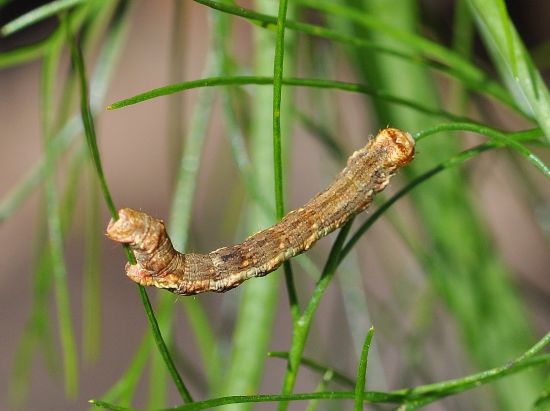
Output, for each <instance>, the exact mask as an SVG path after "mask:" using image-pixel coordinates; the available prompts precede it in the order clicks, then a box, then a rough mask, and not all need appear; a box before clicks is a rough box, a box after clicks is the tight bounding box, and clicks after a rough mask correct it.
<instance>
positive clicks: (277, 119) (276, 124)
mask: <svg viewBox="0 0 550 411" xmlns="http://www.w3.org/2000/svg"><path fill="white" fill-rule="evenodd" d="M287 8H288V0H281V1H280V2H279V15H278V18H277V36H276V40H275V58H274V61H273V178H274V182H275V212H276V216H277V219H278V220H280V219H282V218H283V217H284V215H285V196H284V188H283V186H284V176H283V149H282V142H281V96H282V91H283V69H284V55H285V23H286V12H287ZM283 270H284V273H285V282H286V290H287V293H288V301H289V303H290V312H291V315H292V319H293V321H297V319H298V316H299V315H300V307H299V305H298V294H297V293H296V287H295V285H294V276H293V274H292V265H291V263H290V261H285V262H284V264H283Z"/></svg>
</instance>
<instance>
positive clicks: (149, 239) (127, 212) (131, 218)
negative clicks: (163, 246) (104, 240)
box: [107, 208, 165, 252]
mask: <svg viewBox="0 0 550 411" xmlns="http://www.w3.org/2000/svg"><path fill="white" fill-rule="evenodd" d="M118 217H119V218H118V220H114V219H111V221H110V222H109V225H108V226H107V237H109V238H110V239H111V240H113V241H116V242H119V243H124V244H129V245H130V247H131V248H132V249H134V250H139V251H142V252H152V251H154V250H155V249H156V247H157V246H158V243H159V240H160V237H162V235H163V233H164V232H165V228H164V223H163V222H162V221H161V220H157V219H156V218H153V217H151V216H149V215H148V214H145V213H142V212H141V211H136V210H133V209H131V208H123V209H121V210H119V212H118Z"/></svg>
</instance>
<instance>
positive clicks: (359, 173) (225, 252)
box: [107, 128, 414, 295]
mask: <svg viewBox="0 0 550 411" xmlns="http://www.w3.org/2000/svg"><path fill="white" fill-rule="evenodd" d="M413 157H414V140H413V139H412V137H411V136H410V134H408V133H406V132H403V131H401V130H398V129H395V128H387V129H384V130H382V131H380V132H379V133H378V134H377V135H376V136H375V137H374V138H372V139H371V140H370V141H369V142H368V143H367V145H366V146H365V147H364V148H362V149H360V150H358V151H356V152H355V153H353V155H352V156H351V157H350V158H349V159H348V162H347V166H346V168H344V169H343V170H342V171H341V172H340V174H338V176H337V177H336V179H335V181H334V182H333V183H332V185H330V187H328V188H327V189H326V190H324V191H322V192H320V193H319V194H317V195H316V196H315V197H313V198H312V199H311V200H310V201H309V202H308V203H307V204H306V205H304V206H303V207H301V208H298V209H297V210H293V211H291V212H290V213H288V214H287V215H286V216H285V217H284V218H283V219H282V220H281V221H279V222H278V223H277V224H275V225H273V226H272V227H269V228H267V229H265V230H262V231H259V232H257V233H256V234H253V235H251V236H250V237H248V238H247V239H246V240H244V242H242V243H241V244H236V245H233V246H230V247H222V248H219V249H217V250H215V251H212V252H210V253H208V254H194V253H188V254H182V253H180V252H178V251H176V250H175V249H174V247H173V246H172V242H171V241H170V238H169V237H168V235H167V233H166V229H165V227H164V223H163V222H162V220H158V219H156V218H153V217H151V216H150V215H148V214H145V213H143V212H140V211H136V210H132V209H130V208H123V209H121V210H120V211H119V217H120V218H119V219H118V220H116V221H115V220H111V221H110V222H109V225H108V227H107V236H108V237H109V238H110V239H112V240H114V241H117V242H119V243H126V244H129V246H130V248H131V249H132V250H133V251H134V254H135V256H136V260H137V263H136V264H135V265H130V264H126V274H127V275H128V277H130V278H131V279H132V280H133V281H135V282H136V283H139V284H141V285H153V286H155V287H158V288H165V289H167V290H169V291H171V292H174V293H177V294H183V295H191V294H198V293H202V292H206V291H217V292H224V291H227V290H229V289H231V288H234V287H236V286H238V285H239V284H241V283H242V282H243V281H245V280H247V279H249V278H251V277H261V276H264V275H266V274H268V273H270V272H272V271H274V270H275V269H277V268H278V267H279V266H280V265H281V264H282V263H283V261H286V260H288V259H290V258H292V257H294V256H296V255H298V254H300V253H303V252H304V251H307V250H308V249H309V248H310V247H311V246H312V245H313V244H315V242H317V240H319V239H320V238H321V237H324V236H326V235H327V234H328V233H330V232H332V231H334V230H335V229H337V228H338V227H340V226H342V225H343V224H344V223H345V222H346V221H348V220H349V219H350V218H351V217H352V216H353V215H355V214H357V213H360V212H361V211H363V210H365V209H366V208H367V207H368V206H369V205H370V204H371V202H372V200H373V198H374V195H375V194H376V193H378V192H380V191H381V190H383V189H384V187H386V186H387V185H388V183H389V181H390V178H391V177H392V176H393V175H394V174H395V172H396V171H397V170H398V169H399V168H401V167H403V166H405V165H407V164H408V163H409V162H410V161H411V160H412V159H413Z"/></svg>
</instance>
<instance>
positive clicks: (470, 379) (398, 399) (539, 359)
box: [90, 333, 550, 411]
mask: <svg viewBox="0 0 550 411" xmlns="http://www.w3.org/2000/svg"><path fill="white" fill-rule="evenodd" d="M549 343H550V333H548V334H547V335H545V336H544V337H543V338H542V339H541V340H539V341H538V342H537V343H536V344H535V345H534V346H533V347H531V348H530V349H529V350H527V351H526V352H525V353H524V354H522V355H521V356H519V357H518V358H516V359H515V360H513V361H511V362H507V363H506V364H504V365H501V366H499V367H495V368H492V369H489V370H486V371H482V372H480V373H476V374H472V375H468V376H466V377H462V378H457V379H452V380H447V381H442V382H439V383H436V384H427V385H422V386H418V387H416V388H410V389H402V390H397V391H392V392H387V393H386V392H377V391H366V392H364V393H363V400H364V402H367V403H389V404H391V403H393V404H396V403H397V404H414V403H416V404H420V403H424V404H426V403H428V402H431V401H434V400H436V399H440V398H443V397H446V396H449V395H454V394H458V393H461V392H464V391H467V390H470V389H473V388H477V387H480V386H482V385H485V384H487V383H489V382H491V381H494V380H497V379H501V378H504V377H506V376H509V375H512V374H515V373H518V372H520V371H523V370H525V369H528V368H532V367H537V366H541V365H546V364H549V363H550V354H539V355H536V354H537V353H539V352H540V351H541V350H542V349H543V348H544V347H546V346H547V345H548V344H549ZM355 396H356V393H355V391H323V392H312V393H300V394H287V395H250V396H230V397H220V398H212V399H209V400H205V401H197V402H194V403H191V404H186V405H181V406H179V407H174V408H170V409H166V410H163V411H169V410H170V411H198V410H204V409H209V408H215V407H220V406H222V405H227V404H238V403H250V402H252V403H261V402H280V403H281V402H289V401H305V400H312V399H323V400H337V399H339V400H345V399H348V400H351V399H355ZM90 403H92V404H94V405H96V406H98V407H101V408H106V409H111V410H119V411H131V410H133V409H132V408H126V407H121V406H118V405H115V404H110V403H107V402H104V401H98V400H91V401H90ZM159 411H160V410H159Z"/></svg>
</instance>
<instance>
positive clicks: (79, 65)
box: [65, 19, 192, 402]
mask: <svg viewBox="0 0 550 411" xmlns="http://www.w3.org/2000/svg"><path fill="white" fill-rule="evenodd" d="M65 24H67V26H66V27H67V36H68V39H69V43H70V45H71V59H72V62H73V64H74V65H75V67H76V69H77V73H78V77H79V84H80V111H81V116H82V122H83V124H84V132H85V135H86V142H87V143H88V149H89V150H90V156H91V158H92V161H93V163H94V167H95V170H96V174H97V177H98V179H99V183H100V187H101V191H102V193H103V198H104V200H105V202H106V204H107V207H108V208H109V211H110V213H111V216H112V217H113V218H114V219H118V213H117V209H116V207H115V204H114V202H113V199H112V196H111V193H110V191H109V187H108V186H107V181H106V179H105V175H104V173H103V167H102V165H101V158H100V155H99V149H98V146H97V137H96V133H95V127H94V121H93V116H92V113H91V109H90V104H89V97H88V85H87V80H86V72H85V69H84V59H83V57H82V53H81V51H80V49H79V47H78V44H77V43H76V40H75V39H74V37H73V35H72V31H71V28H70V22H69V21H68V19H67V21H66V22H65ZM124 249H125V252H126V257H127V259H128V262H129V263H130V264H135V263H136V260H135V256H134V255H133V253H132V251H131V250H130V248H129V247H128V246H125V248H124ZM138 289H139V293H140V296H141V300H142V303H143V306H144V309H145V312H146V313H147V318H148V320H149V325H150V327H151V330H152V332H153V337H154V339H155V342H156V344H157V348H158V350H159V352H160V353H161V355H162V358H163V359H164V361H165V364H166V368H167V369H168V372H169V373H170V375H171V377H172V379H173V380H174V384H175V385H176V388H177V389H178V391H179V393H180V395H181V397H182V399H183V401H184V402H192V398H191V396H190V394H189V391H188V390H187V388H186V387H185V384H184V383H183V380H182V378H181V376H180V375H179V373H178V371H177V369H176V366H175V365H174V362H173V360H172V357H171V356H170V353H169V352H168V349H167V348H166V343H165V342H164V340H163V338H162V335H161V333H160V329H159V326H158V323H157V322H156V319H155V315H154V313H153V308H152V306H151V302H150V301H149V297H148V295H147V292H146V291H145V288H143V287H142V286H138Z"/></svg>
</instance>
